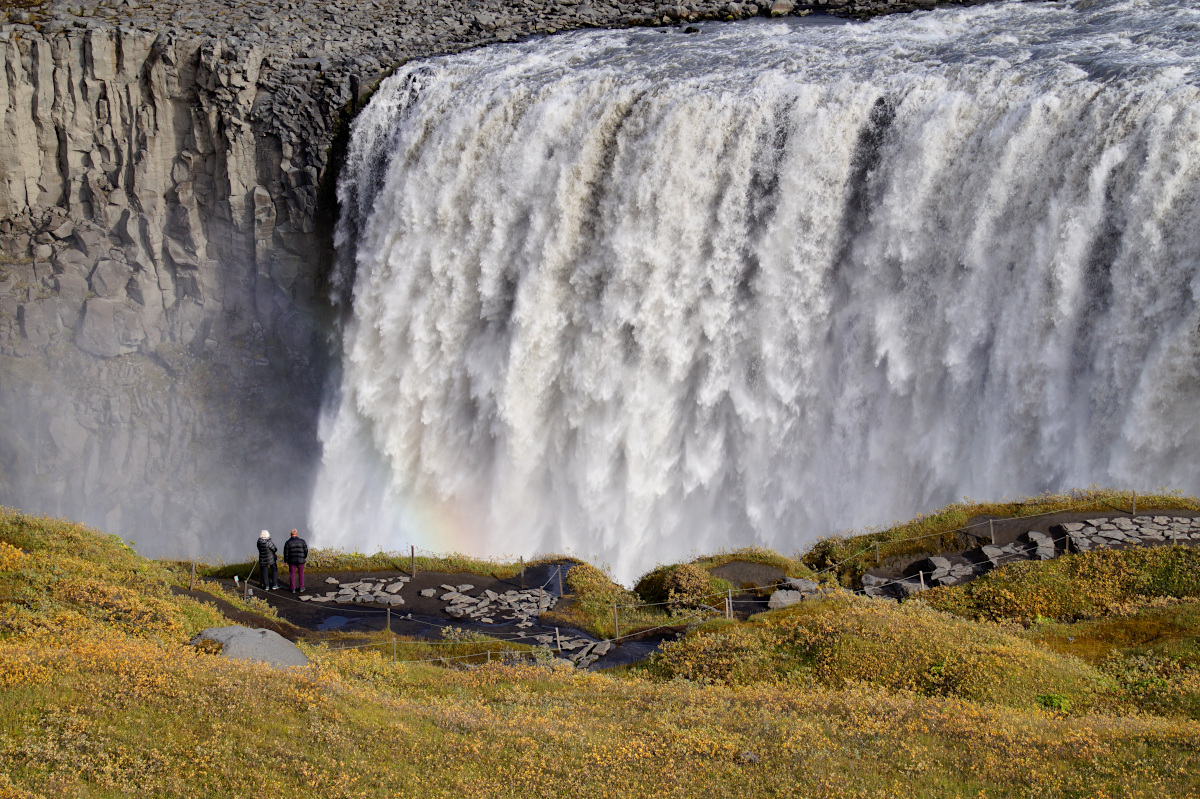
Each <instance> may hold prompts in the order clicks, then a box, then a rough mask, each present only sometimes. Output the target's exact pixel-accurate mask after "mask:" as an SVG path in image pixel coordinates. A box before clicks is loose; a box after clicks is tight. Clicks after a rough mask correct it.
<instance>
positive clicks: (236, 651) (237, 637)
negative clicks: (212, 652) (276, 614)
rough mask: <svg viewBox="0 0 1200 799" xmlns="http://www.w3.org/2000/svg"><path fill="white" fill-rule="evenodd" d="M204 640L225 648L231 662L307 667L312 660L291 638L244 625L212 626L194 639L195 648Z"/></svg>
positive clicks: (192, 641)
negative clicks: (249, 661)
mask: <svg viewBox="0 0 1200 799" xmlns="http://www.w3.org/2000/svg"><path fill="white" fill-rule="evenodd" d="M202 641H215V642H216V643H218V644H220V645H221V656H222V657H226V658H229V659H230V660H257V661H260V662H262V663H267V664H269V665H271V666H280V667H288V666H307V665H309V664H310V662H311V661H310V660H309V659H308V657H306V656H305V654H304V653H303V652H301V651H300V649H299V648H298V647H297V646H296V645H295V644H293V643H292V642H291V641H289V640H288V639H286V638H284V637H283V636H282V635H280V634H279V633H277V632H275V631H274V630H252V629H250V628H249V627H243V626H241V625H240V624H234V625H231V626H229V627H209V628H208V629H207V630H202V631H201V632H200V634H199V635H197V636H196V637H195V638H193V639H192V640H191V644H192V646H198V645H200V643H201V642H202Z"/></svg>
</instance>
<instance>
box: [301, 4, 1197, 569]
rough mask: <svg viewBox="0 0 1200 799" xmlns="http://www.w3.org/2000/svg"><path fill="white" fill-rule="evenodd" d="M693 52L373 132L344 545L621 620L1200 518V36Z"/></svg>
mask: <svg viewBox="0 0 1200 799" xmlns="http://www.w3.org/2000/svg"><path fill="white" fill-rule="evenodd" d="M699 27H700V28H701V32H700V33H698V34H693V35H688V34H685V33H684V32H683V31H682V30H680V29H678V28H672V29H658V30H654V29H637V30H631V31H620V32H611V31H596V32H583V33H574V34H567V35H560V36H554V37H549V38H544V39H540V40H536V41H530V42H525V43H520V44H514V45H503V46H494V47H488V48H485V49H481V50H477V51H473V52H469V53H465V54H460V55H455V56H450V57H445V58H435V59H429V60H424V61H419V62H413V63H410V64H408V65H406V66H404V67H402V68H401V69H399V70H398V71H397V72H396V74H395V75H394V76H393V77H391V78H389V79H388V80H387V81H386V82H385V83H384V84H383V86H382V87H381V89H380V90H379V91H378V93H377V94H376V95H375V96H374V98H373V99H372V101H371V103H370V105H369V106H368V107H367V108H366V109H365V110H364V111H363V112H362V114H361V115H360V116H359V117H358V119H357V121H356V123H355V126H354V129H353V133H352V143H351V149H350V154H349V159H348V163H347V167H346V169H345V171H344V173H343V176H342V179H341V184H340V189H339V192H340V197H341V200H342V203H343V209H344V211H343V218H342V220H341V223H340V230H339V237H338V246H339V253H340V257H341V260H342V263H341V267H340V272H339V281H340V283H339V285H340V288H341V291H342V292H343V298H344V300H345V303H346V307H347V311H348V313H347V323H346V327H345V330H344V352H343V362H342V374H341V379H340V385H339V386H338V387H337V389H336V391H334V392H332V393H331V396H330V397H329V399H328V406H327V410H326V417H325V419H324V422H323V424H322V431H321V435H322V439H323V443H324V462H323V467H322V470H321V475H320V478H319V480H318V483H317V486H316V490H315V494H314V499H313V505H312V509H311V524H312V527H313V529H314V532H315V538H316V540H317V541H318V542H319V543H320V544H323V545H342V546H347V547H352V548H356V549H372V548H374V547H377V546H378V547H384V548H386V549H399V548H401V547H406V546H407V545H408V544H410V543H411V544H415V545H417V546H419V547H425V548H429V549H433V550H439V551H448V550H460V551H467V552H471V553H474V554H483V555H498V554H514V555H515V554H526V555H528V554H531V553H533V552H548V551H549V552H562V551H571V552H574V553H576V554H579V555H582V556H586V557H588V558H590V559H593V560H595V561H600V562H605V563H608V564H610V565H611V566H612V567H613V570H614V572H615V573H616V575H617V576H618V577H620V578H622V579H625V580H629V579H631V578H633V577H636V575H637V574H639V573H641V572H643V571H645V570H646V569H648V568H650V567H652V566H653V565H654V564H655V563H657V562H661V561H670V560H674V559H677V558H680V557H685V556H687V555H688V554H689V553H690V552H693V551H705V550H712V549H716V548H719V547H740V546H746V545H751V544H762V545H766V546H771V547H775V548H777V549H781V550H784V551H790V550H792V549H794V548H796V547H802V546H803V545H804V544H805V543H806V542H809V541H812V540H813V539H814V538H816V537H819V536H822V535H827V534H830V533H833V532H836V531H838V530H842V529H846V528H857V527H862V526H865V525H873V524H880V523H886V522H888V521H890V520H894V519H900V518H907V517H909V516H911V515H913V514H915V513H918V512H922V511H927V510H930V509H933V508H935V507H938V506H940V505H943V504H945V503H947V502H951V501H954V500H957V499H960V498H962V497H964V496H970V497H973V498H981V499H982V498H996V499H998V498H1003V497H1005V496H1009V497H1012V496H1016V495H1028V494H1035V493H1039V492H1042V491H1046V490H1063V489H1069V488H1072V487H1083V486H1087V485H1089V484H1096V483H1099V484H1107V485H1120V486H1122V487H1127V488H1142V489H1145V488H1151V487H1158V486H1167V487H1169V488H1177V489H1181V490H1183V491H1186V492H1198V491H1200V468H1198V467H1200V447H1198V444H1200V312H1198V310H1197V292H1200V280H1198V275H1200V269H1198V268H1200V88H1198V87H1200V10H1197V9H1195V8H1190V7H1189V5H1188V4H1186V3H1173V2H1129V1H1128V0H1119V1H1115V0H1114V1H1104V0H1100V1H1097V2H1076V3H1069V2H1065V3H1056V4H1037V3H1025V4H997V5H985V6H979V7H975V8H969V9H948V10H938V11H934V12H923V13H915V14H907V15H897V16H893V17H887V18H880V19H876V20H873V21H871V22H867V23H840V22H839V23H832V22H830V21H825V22H824V23H812V22H804V21H788V22H775V21H771V22H768V21H765V20H764V21H758V22H750V23H738V24H716V23H713V24H705V25H701V26H699Z"/></svg>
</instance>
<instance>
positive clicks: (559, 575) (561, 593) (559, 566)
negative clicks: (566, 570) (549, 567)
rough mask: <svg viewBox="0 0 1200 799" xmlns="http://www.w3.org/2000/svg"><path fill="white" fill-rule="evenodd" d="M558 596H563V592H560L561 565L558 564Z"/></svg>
mask: <svg viewBox="0 0 1200 799" xmlns="http://www.w3.org/2000/svg"><path fill="white" fill-rule="evenodd" d="M558 595H559V596H562V595H563V590H562V564H561V563H560V564H558Z"/></svg>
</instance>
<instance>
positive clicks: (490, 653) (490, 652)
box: [487, 649, 492, 663]
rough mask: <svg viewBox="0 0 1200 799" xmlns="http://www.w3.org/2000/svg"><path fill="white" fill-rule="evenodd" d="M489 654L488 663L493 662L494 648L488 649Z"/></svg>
mask: <svg viewBox="0 0 1200 799" xmlns="http://www.w3.org/2000/svg"><path fill="white" fill-rule="evenodd" d="M487 656H488V663H491V662H492V650H490V649H489V650H488V651H487Z"/></svg>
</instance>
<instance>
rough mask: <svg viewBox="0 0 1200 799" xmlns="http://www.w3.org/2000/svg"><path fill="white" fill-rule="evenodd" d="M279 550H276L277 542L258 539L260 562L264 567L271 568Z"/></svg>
mask: <svg viewBox="0 0 1200 799" xmlns="http://www.w3.org/2000/svg"><path fill="white" fill-rule="evenodd" d="M278 551H279V550H278V549H276V548H275V542H274V541H272V540H271V539H269V538H260V539H258V562H259V563H260V564H262V565H263V566H270V565H271V564H272V563H274V562H275V553H276V552H278Z"/></svg>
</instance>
